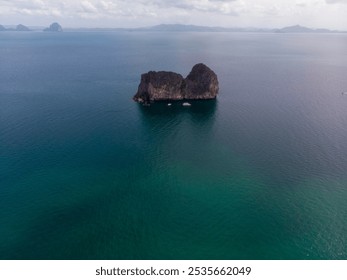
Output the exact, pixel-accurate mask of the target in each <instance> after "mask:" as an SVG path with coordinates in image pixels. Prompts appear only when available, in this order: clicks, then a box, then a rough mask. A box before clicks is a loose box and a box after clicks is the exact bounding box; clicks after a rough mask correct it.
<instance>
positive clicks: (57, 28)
mask: <svg viewBox="0 0 347 280" xmlns="http://www.w3.org/2000/svg"><path fill="white" fill-rule="evenodd" d="M43 31H45V32H63V28H62V27H61V25H60V24H59V23H57V22H54V23H52V24H51V25H50V26H49V27H48V28H45V29H44V30H43Z"/></svg>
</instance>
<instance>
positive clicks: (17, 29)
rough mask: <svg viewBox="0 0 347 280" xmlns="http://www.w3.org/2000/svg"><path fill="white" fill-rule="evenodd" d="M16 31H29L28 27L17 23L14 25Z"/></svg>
mask: <svg viewBox="0 0 347 280" xmlns="http://www.w3.org/2000/svg"><path fill="white" fill-rule="evenodd" d="M16 31H30V29H29V28H28V27H26V26H25V25H23V24H18V25H17V27H16Z"/></svg>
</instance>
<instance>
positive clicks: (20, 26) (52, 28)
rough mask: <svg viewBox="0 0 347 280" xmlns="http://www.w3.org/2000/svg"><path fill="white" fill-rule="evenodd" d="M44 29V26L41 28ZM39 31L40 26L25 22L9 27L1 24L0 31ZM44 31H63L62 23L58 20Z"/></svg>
mask: <svg viewBox="0 0 347 280" xmlns="http://www.w3.org/2000/svg"><path fill="white" fill-rule="evenodd" d="M40 29H41V30H42V27H41V28H40ZM34 30H36V31H38V30H39V29H38V28H29V27H27V26H25V25H23V24H18V25H17V26H16V27H9V28H6V27H5V26H3V25H0V31H34ZM42 31H49V32H62V31H63V28H62V27H61V25H60V24H59V23H57V22H54V23H52V24H51V25H50V26H49V27H48V28H44V29H43V30H42Z"/></svg>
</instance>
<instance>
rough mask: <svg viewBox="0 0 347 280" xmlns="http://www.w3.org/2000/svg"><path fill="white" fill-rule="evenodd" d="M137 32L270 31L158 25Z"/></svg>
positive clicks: (269, 30)
mask: <svg viewBox="0 0 347 280" xmlns="http://www.w3.org/2000/svg"><path fill="white" fill-rule="evenodd" d="M137 30H138V31H165V32H170V31H172V32H271V31H272V29H264V28H253V27H249V28H239V27H210V26H198V25H184V24H160V25H155V26H152V27H147V28H138V29H137Z"/></svg>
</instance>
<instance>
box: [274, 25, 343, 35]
mask: <svg viewBox="0 0 347 280" xmlns="http://www.w3.org/2000/svg"><path fill="white" fill-rule="evenodd" d="M276 32H279V33H340V32H341V31H337V30H329V29H324V28H319V29H312V28H308V27H305V26H301V25H293V26H288V27H284V28H281V29H278V30H276Z"/></svg>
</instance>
